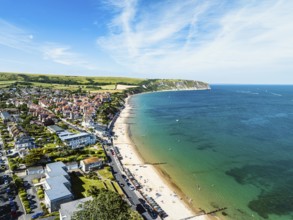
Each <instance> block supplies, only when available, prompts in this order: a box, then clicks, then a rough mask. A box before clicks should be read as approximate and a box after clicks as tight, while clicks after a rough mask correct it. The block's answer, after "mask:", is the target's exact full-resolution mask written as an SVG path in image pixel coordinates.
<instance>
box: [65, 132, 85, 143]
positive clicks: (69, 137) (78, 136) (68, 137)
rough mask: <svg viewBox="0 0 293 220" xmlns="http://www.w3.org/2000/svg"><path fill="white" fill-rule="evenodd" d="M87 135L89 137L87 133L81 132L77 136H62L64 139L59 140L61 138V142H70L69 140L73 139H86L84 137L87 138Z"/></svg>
mask: <svg viewBox="0 0 293 220" xmlns="http://www.w3.org/2000/svg"><path fill="white" fill-rule="evenodd" d="M89 135H90V134H89V133H86V132H81V133H78V134H73V135H68V136H64V137H60V138H61V140H62V141H66V140H71V139H74V138H81V137H86V136H89Z"/></svg>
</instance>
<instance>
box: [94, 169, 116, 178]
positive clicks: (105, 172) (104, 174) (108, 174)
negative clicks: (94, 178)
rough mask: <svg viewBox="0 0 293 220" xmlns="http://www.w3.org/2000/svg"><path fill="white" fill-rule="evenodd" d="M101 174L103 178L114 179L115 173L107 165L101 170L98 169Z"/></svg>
mask: <svg viewBox="0 0 293 220" xmlns="http://www.w3.org/2000/svg"><path fill="white" fill-rule="evenodd" d="M97 172H98V173H99V175H100V176H102V178H103V179H109V180H114V177H113V174H112V172H111V171H110V167H108V166H106V167H104V168H103V169H101V170H98V171H97Z"/></svg>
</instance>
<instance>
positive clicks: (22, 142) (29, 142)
mask: <svg viewBox="0 0 293 220" xmlns="http://www.w3.org/2000/svg"><path fill="white" fill-rule="evenodd" d="M35 147H36V145H35V142H34V139H33V138H31V137H30V136H28V135H21V136H19V137H17V138H16V141H15V149H16V150H20V149H32V148H35Z"/></svg>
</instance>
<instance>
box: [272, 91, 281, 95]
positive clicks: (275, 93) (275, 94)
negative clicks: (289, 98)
mask: <svg viewBox="0 0 293 220" xmlns="http://www.w3.org/2000/svg"><path fill="white" fill-rule="evenodd" d="M271 94H272V95H275V96H282V95H281V94H279V93H273V92H271Z"/></svg>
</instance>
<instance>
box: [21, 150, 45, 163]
mask: <svg viewBox="0 0 293 220" xmlns="http://www.w3.org/2000/svg"><path fill="white" fill-rule="evenodd" d="M42 156H43V155H42V152H40V150H38V149H32V150H31V151H30V152H29V154H28V155H26V156H25V158H24V162H25V165H26V166H34V165H36V164H38V163H40V160H41V159H42Z"/></svg>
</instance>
